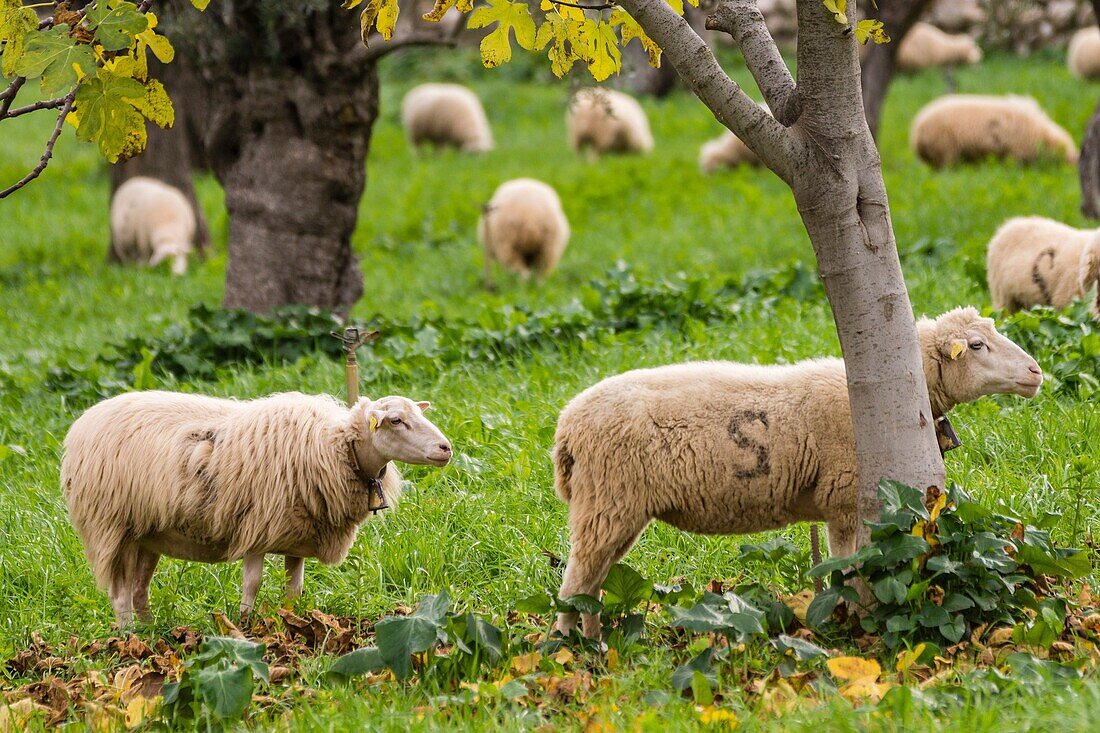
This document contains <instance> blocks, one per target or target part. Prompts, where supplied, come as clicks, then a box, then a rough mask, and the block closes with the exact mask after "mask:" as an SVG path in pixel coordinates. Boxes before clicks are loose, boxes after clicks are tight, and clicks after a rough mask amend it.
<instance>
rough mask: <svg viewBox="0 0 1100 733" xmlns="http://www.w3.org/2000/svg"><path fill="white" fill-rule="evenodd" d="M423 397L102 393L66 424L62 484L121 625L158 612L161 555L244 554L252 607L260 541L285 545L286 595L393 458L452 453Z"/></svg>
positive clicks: (393, 489) (389, 486) (347, 543)
mask: <svg viewBox="0 0 1100 733" xmlns="http://www.w3.org/2000/svg"><path fill="white" fill-rule="evenodd" d="M427 407H428V403H427V402H412V401H410V400H407V399H405V398H404V397H384V398H382V399H380V400H376V401H373V402H372V401H371V400H368V399H361V400H359V402H358V403H357V404H356V405H355V406H354V407H352V408H350V409H349V408H346V407H344V406H343V405H341V404H340V403H338V402H337V401H336V400H334V399H332V398H331V397H327V396H309V395H303V394H300V393H297V392H290V393H286V394H277V395H273V396H271V397H267V398H264V399H258V400H252V401H248V402H238V401H236V400H226V399H216V398H213V397H203V396H199V395H191V394H179V393H174V392H131V393H129V394H124V395H120V396H118V397H112V398H111V399H108V400H105V401H103V402H100V403H99V404H97V405H95V406H93V407H92V408H90V409H89V410H88V411H87V412H85V413H84V414H83V415H81V416H80V418H78V419H77V421H76V422H75V423H73V426H72V427H71V428H70V429H69V432H68V435H66V436H65V453H64V457H63V458H62V461H61V488H62V491H63V493H64V495H65V503H66V505H67V506H68V508H69V515H70V517H71V519H72V522H73V525H74V526H75V527H76V531H77V534H79V535H80V539H81V541H82V542H83V543H84V554H85V556H86V557H87V558H88V562H89V563H90V564H91V566H92V571H93V572H94V573H95V577H96V581H97V582H98V583H99V585H100V586H101V587H104V588H106V589H107V590H108V592H109V595H110V598H111V605H112V606H113V607H114V611H115V615H116V616H117V618H118V622H119V624H120V625H122V626H125V625H127V624H129V623H130V622H131V620H132V619H133V614H134V612H136V613H137V615H138V618H140V619H142V620H146V619H148V618H150V614H149V580H150V578H151V577H152V575H153V570H154V569H155V568H156V566H157V561H158V560H159V559H160V556H161V555H168V556H169V557H177V558H181V559H184V560H196V561H199V562H232V561H235V560H239V559H241V558H244V571H243V583H242V585H243V594H242V599H241V613H242V614H247V613H249V612H250V611H251V609H252V607H253V605H254V603H255V598H256V592H257V590H258V589H259V586H260V580H261V577H262V574H263V560H264V554H266V553H276V554H281V555H285V556H286V570H287V580H288V582H287V595H288V597H291V598H293V597H296V596H297V595H298V594H299V593H301V590H302V573H303V568H304V558H306V557H316V558H318V559H319V560H320V561H321V562H323V563H325V564H335V563H338V562H340V561H341V560H343V559H344V557H345V556H346V555H347V552H348V549H349V548H350V547H351V543H352V541H353V540H354V539H355V534H356V531H357V530H358V528H359V524H360V523H361V522H362V521H363V520H364V519H365V518H366V516H367V513H368V511H369V509H370V507H371V493H372V491H373V492H377V491H379V490H381V492H382V493H383V494H384V495H385V496H386V497H387V499H388V500H390V501H393V500H395V499H396V497H397V493H398V491H399V489H400V486H401V478H400V476H399V474H398V473H397V470H396V469H395V468H394V467H393V466H392V465H390V461H403V462H405V463H419V464H431V465H434V466H443V465H446V464H447V463H448V462H449V461H450V459H451V446H450V443H448V442H447V440H446V438H444V437H443V435H442V434H441V433H440V432H439V430H438V429H437V428H436V427H435V426H434V425H433V424H432V423H431V422H429V421H428V420H427V419H425V417H424V416H423V410H425V409H426V408H427Z"/></svg>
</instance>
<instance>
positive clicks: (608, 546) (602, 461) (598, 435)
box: [554, 308, 1043, 637]
mask: <svg viewBox="0 0 1100 733" xmlns="http://www.w3.org/2000/svg"><path fill="white" fill-rule="evenodd" d="M917 333H918V335H919V338H920V346H921V352H922V355H923V360H924V372H925V376H926V378H927V380H928V393H929V397H930V399H931V408H932V418H934V419H938V418H940V417H942V416H944V415H946V414H947V412H948V411H949V410H951V408H952V407H954V406H955V405H957V404H960V403H963V402H971V401H973V400H976V399H978V398H979V397H982V396H983V395H990V394H1018V395H1022V396H1025V397H1032V396H1034V395H1035V394H1036V392H1038V390H1039V387H1040V385H1041V384H1042V381H1043V375H1042V371H1041V370H1040V369H1039V365H1038V364H1037V363H1036V362H1035V360H1034V359H1032V358H1031V357H1030V356H1028V355H1027V354H1026V353H1025V352H1024V351H1023V349H1021V348H1020V347H1019V346H1017V345H1016V344H1014V343H1013V342H1012V341H1010V340H1009V339H1007V338H1006V337H1004V336H1003V335H1001V334H1000V333H998V332H997V330H996V329H995V328H994V324H993V321H992V320H991V319H989V318H982V317H980V316H979V314H978V312H977V311H976V310H974V309H973V308H958V309H956V310H953V311H949V312H947V313H945V314H943V315H941V316H940V317H939V318H936V319H935V320H930V319H927V318H925V319H921V320H920V321H919V322H918V323H917ZM554 471H555V483H554V486H555V490H556V491H557V494H558V496H559V497H560V498H561V499H562V500H563V501H565V502H566V503H568V504H569V529H570V534H571V539H572V544H571V547H570V550H569V560H568V563H567V564H566V568H565V577H564V579H563V581H562V585H561V590H560V596H561V597H562V598H568V597H571V596H575V595H578V594H585V595H590V596H596V595H598V594H599V592H600V587H601V585H602V584H603V581H604V579H605V578H606V576H607V572H608V570H609V569H610V568H611V566H612V565H613V564H614V563H616V562H618V561H619V559H620V558H622V557H623V555H625V554H626V552H627V551H628V550H629V549H630V547H631V546H632V545H633V544H634V542H635V540H636V539H637V538H638V535H639V534H641V532H642V530H644V529H645V527H646V525H648V524H649V523H650V522H651V521H653V520H654V519H657V520H660V521H662V522H666V523H668V524H671V525H673V526H675V527H678V528H680V529H683V530H687V531H689V532H696V533H700V534H742V533H749V532H762V531H764V530H770V529H776V528H779V527H784V526H787V525H789V524H793V523H796V522H816V521H822V520H824V521H826V522H828V536H829V546H830V549H831V551H832V553H833V554H835V555H847V554H850V553H851V552H853V551H854V550H855V540H856V530H857V528H858V526H859V517H858V511H857V498H858V497H857V494H858V483H859V482H858V475H857V464H856V455H855V447H854V437H853V433H852V427H851V408H850V406H849V402H848V388H847V383H846V381H845V371H844V362H843V361H842V360H840V359H814V360H811V361H805V362H801V363H798V364H793V365H789V366H759V365H747V364H736V363H732V362H698V363H688V364H678V365H674V366H665V367H658V368H655V369H638V370H635V371H630V372H626V373H625V374H620V375H618V376H614V377H610V378H608V379H605V380H603V381H602V382H599V383H598V384H596V385H595V386H593V387H589V388H588V389H586V390H585V391H584V392H581V393H580V394H579V395H577V396H576V397H574V398H573V400H572V401H570V402H569V404H568V405H567V406H566V407H565V409H564V410H562V413H561V417H560V418H559V419H558V426H557V432H556V434H555V436H554ZM576 623H577V614H575V613H563V614H561V615H560V616H559V617H558V629H559V630H560V631H562V632H563V633H569V631H571V630H572V629H573V628H574V627H575V626H576ZM599 628H600V625H599V616H598V614H596V615H585V617H584V633H585V635H587V636H589V637H592V636H595V635H597V634H598V632H599Z"/></svg>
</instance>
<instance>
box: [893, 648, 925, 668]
mask: <svg viewBox="0 0 1100 733" xmlns="http://www.w3.org/2000/svg"><path fill="white" fill-rule="evenodd" d="M924 648H925V644H924V642H923V641H922V642H921V643H920V644H917V645H916V646H915V647H913V648H912V649H910V650H908V651H905V650H902V651H900V652H898V663H897V664H896V665H894V668H895V669H896V670H897V671H899V672H905V671H906V670H908V669H909V668H910V667H912V666H913V665H914V664H915V663H916V661H917V660H918V659H920V655H921V654H924Z"/></svg>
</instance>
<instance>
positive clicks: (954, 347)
mask: <svg viewBox="0 0 1100 733" xmlns="http://www.w3.org/2000/svg"><path fill="white" fill-rule="evenodd" d="M948 353H949V355H950V356H951V359H952V360H955V359H958V358H959V357H960V356H962V355H963V354H965V353H966V341H963V340H962V339H954V340H953V341H952V342H951V350H950V352H948Z"/></svg>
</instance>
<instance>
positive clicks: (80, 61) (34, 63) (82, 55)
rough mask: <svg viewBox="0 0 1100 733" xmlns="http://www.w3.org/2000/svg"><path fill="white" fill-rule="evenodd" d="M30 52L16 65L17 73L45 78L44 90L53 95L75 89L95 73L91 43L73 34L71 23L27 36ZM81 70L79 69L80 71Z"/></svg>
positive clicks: (31, 77)
mask: <svg viewBox="0 0 1100 733" xmlns="http://www.w3.org/2000/svg"><path fill="white" fill-rule="evenodd" d="M26 44H27V45H26V51H25V52H24V54H23V56H22V58H20V59H19V60H18V61H17V62H16V64H15V73H16V74H18V75H19V76H25V77H27V78H28V79H35V78H38V77H42V80H41V82H40V83H41V85H42V92H43V93H45V94H49V95H54V94H57V93H58V92H61V91H64V90H67V89H71V88H73V87H74V86H76V83H77V82H78V81H79V80H80V78H81V76H91V75H93V74H95V55H94V54H93V53H92V48H91V46H88V45H86V44H83V43H77V42H76V39H75V38H72V37H71V36H69V26H68V25H66V24H65V23H60V24H58V25H55V26H54V27H53V28H51V29H49V30H46V31H35V32H34V33H32V34H30V35H28V36H27V38H26ZM78 70H79V71H78Z"/></svg>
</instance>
